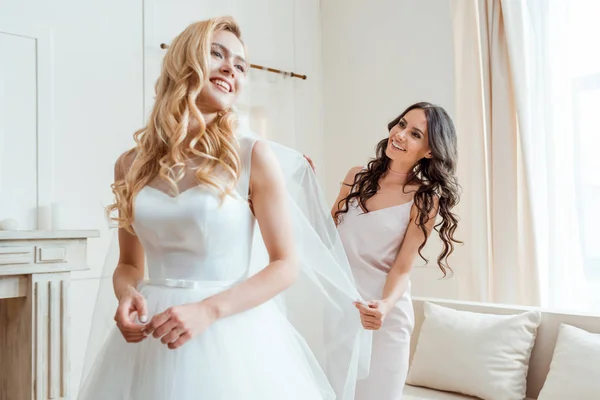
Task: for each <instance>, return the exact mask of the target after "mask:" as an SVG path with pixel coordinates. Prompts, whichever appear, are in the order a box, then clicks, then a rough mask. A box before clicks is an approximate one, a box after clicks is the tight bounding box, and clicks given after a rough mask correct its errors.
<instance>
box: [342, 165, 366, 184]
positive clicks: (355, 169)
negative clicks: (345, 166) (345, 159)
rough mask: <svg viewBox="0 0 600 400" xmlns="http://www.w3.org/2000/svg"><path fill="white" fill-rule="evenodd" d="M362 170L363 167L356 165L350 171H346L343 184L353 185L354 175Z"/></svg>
mask: <svg viewBox="0 0 600 400" xmlns="http://www.w3.org/2000/svg"><path fill="white" fill-rule="evenodd" d="M363 169H364V167H363V166H362V165H358V166H356V167H352V168H350V170H348V173H346V177H345V178H344V183H345V184H347V185H353V184H354V179H356V175H357V174H358V173H359V172H360V171H362V170H363Z"/></svg>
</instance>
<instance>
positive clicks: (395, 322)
mask: <svg viewBox="0 0 600 400" xmlns="http://www.w3.org/2000/svg"><path fill="white" fill-rule="evenodd" d="M388 130H389V136H388V137H386V138H385V139H383V140H381V141H380V142H379V143H378V145H377V149H376V157H375V158H374V159H372V160H371V161H370V162H369V163H368V165H367V167H365V168H363V167H355V168H352V169H351V170H350V171H349V172H348V174H347V175H346V177H345V179H344V181H343V183H342V185H341V189H340V193H339V195H338V198H337V200H336V202H335V204H334V206H333V209H332V210H331V213H332V216H333V218H334V219H335V222H336V225H337V227H338V232H339V234H340V237H341V239H342V242H343V244H344V249H345V251H346V254H347V256H348V260H349V262H350V265H351V267H352V270H353V273H354V277H355V279H356V284H357V286H358V290H359V292H360V294H361V295H362V296H363V297H364V298H365V299H370V301H368V302H366V303H355V306H356V308H357V309H358V310H359V312H360V318H361V322H362V325H363V327H364V328H365V329H370V330H373V331H374V332H373V351H372V356H371V368H370V373H369V376H368V377H367V378H366V379H363V380H360V381H359V382H358V385H357V389H356V400H372V399H377V400H397V399H400V398H401V397H402V392H403V389H404V383H405V380H406V375H407V372H408V361H409V350H410V336H411V333H412V330H413V326H414V312H413V308H412V302H411V298H410V273H411V270H412V267H413V264H414V262H415V259H416V257H417V255H421V250H422V249H423V247H424V245H425V243H426V242H427V238H428V237H429V234H430V233H431V231H432V229H434V228H435V229H436V231H438V233H439V236H440V238H441V241H442V243H443V250H442V252H441V254H440V255H439V256H438V259H437V264H438V266H439V268H440V269H441V271H442V273H443V275H444V276H446V275H448V274H450V273H451V269H450V267H449V266H448V263H447V259H448V256H449V255H450V254H451V253H452V251H453V249H454V243H457V240H455V239H454V231H455V229H456V225H457V222H458V220H457V218H456V216H455V215H454V214H453V213H452V212H451V210H452V208H453V207H454V206H455V205H456V204H457V203H458V200H459V186H458V183H457V179H456V176H455V173H456V162H457V140H456V131H455V128H454V124H453V122H452V119H451V118H450V117H449V116H448V114H447V113H446V111H445V110H444V109H443V108H441V107H439V106H435V105H432V104H429V103H417V104H414V105H412V106H410V107H409V108H408V109H406V110H405V111H404V112H403V113H402V114H400V116H398V117H397V118H396V119H395V120H393V121H392V122H390V123H389V124H388ZM438 217H439V221H438V223H437V224H436V223H435V220H436V218H438ZM421 257H422V255H421Z"/></svg>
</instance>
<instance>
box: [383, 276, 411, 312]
mask: <svg viewBox="0 0 600 400" xmlns="http://www.w3.org/2000/svg"><path fill="white" fill-rule="evenodd" d="M409 280H410V273H407V272H398V271H394V269H392V270H391V271H390V272H389V274H388V276H387V279H386V281H385V285H384V287H383V295H382V297H381V298H382V300H383V301H385V302H386V303H387V305H388V306H389V307H393V306H394V305H395V304H396V303H397V302H398V300H400V298H402V296H403V295H404V293H405V292H406V290H407V289H408V283H409Z"/></svg>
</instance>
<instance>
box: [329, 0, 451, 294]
mask: <svg viewBox="0 0 600 400" xmlns="http://www.w3.org/2000/svg"><path fill="white" fill-rule="evenodd" d="M322 19H323V24H322V35H323V45H322V46H323V64H324V69H323V81H324V85H323V88H324V129H325V130H324V132H325V163H324V169H325V173H324V184H325V191H326V196H327V198H328V199H329V200H330V202H333V201H334V200H335V197H336V195H337V191H338V189H339V182H340V181H341V180H342V179H343V177H344V176H345V174H346V172H347V171H348V169H350V168H351V167H353V166H356V165H365V164H366V162H367V161H368V159H369V157H372V156H374V148H375V145H376V144H377V142H378V141H379V140H380V139H382V138H384V137H385V136H386V135H387V134H388V132H387V123H388V122H389V121H390V120H392V119H393V118H395V117H396V116H397V115H398V114H400V113H401V112H402V111H403V110H404V109H405V108H406V107H408V106H409V105H410V104H412V103H415V102H417V101H429V102H433V103H437V104H439V105H441V106H443V107H444V108H446V110H447V111H448V112H449V113H450V115H452V114H453V112H454V65H453V63H454V59H453V47H452V46H453V44H452V26H451V19H450V8H449V4H448V1H447V0H419V1H416V0H378V1H369V2H367V1H362V0H324V1H323V2H322ZM431 242H432V243H431V245H428V248H427V250H428V251H427V252H428V253H432V254H434V255H435V253H436V251H437V249H438V245H439V242H438V243H436V241H435V239H433V236H432V239H431ZM429 258H430V263H429V264H430V265H431V266H428V267H422V268H416V269H415V271H414V273H413V275H412V280H413V293H414V294H416V295H424V296H434V297H448V298H453V297H456V279H450V280H443V281H441V280H439V278H440V277H441V273H440V272H439V270H437V267H436V266H435V265H434V264H435V257H429ZM457 273H459V271H457Z"/></svg>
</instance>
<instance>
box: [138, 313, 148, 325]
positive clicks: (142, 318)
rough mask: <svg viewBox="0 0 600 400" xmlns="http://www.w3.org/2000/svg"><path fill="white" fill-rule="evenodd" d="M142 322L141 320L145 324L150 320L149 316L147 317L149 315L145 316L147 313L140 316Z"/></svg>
mask: <svg viewBox="0 0 600 400" xmlns="http://www.w3.org/2000/svg"><path fill="white" fill-rule="evenodd" d="M140 322H141V323H143V324H145V323H146V322H148V317H147V316H145V315H142V316H141V317H140Z"/></svg>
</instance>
